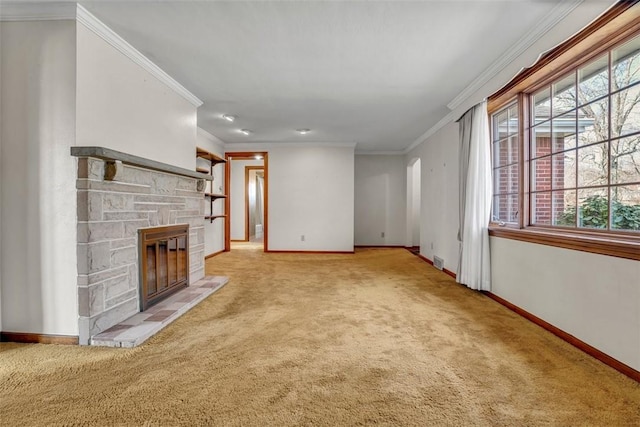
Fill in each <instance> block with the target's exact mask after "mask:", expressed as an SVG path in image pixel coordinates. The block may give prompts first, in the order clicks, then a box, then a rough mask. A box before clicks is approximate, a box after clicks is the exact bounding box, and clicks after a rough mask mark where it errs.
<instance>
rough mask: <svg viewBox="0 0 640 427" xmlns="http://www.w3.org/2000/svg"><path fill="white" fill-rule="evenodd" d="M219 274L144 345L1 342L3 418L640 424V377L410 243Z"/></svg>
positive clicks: (233, 265) (241, 262) (248, 255)
mask: <svg viewBox="0 0 640 427" xmlns="http://www.w3.org/2000/svg"><path fill="white" fill-rule="evenodd" d="M207 273H210V274H221V275H228V276H230V279H231V280H230V282H229V284H227V286H226V287H224V288H223V289H221V290H220V291H219V292H217V293H215V294H213V295H212V296H211V297H209V298H208V299H207V300H205V301H204V302H202V303H201V304H199V305H198V306H197V307H195V308H194V309H193V310H191V311H190V312H189V313H187V314H186V315H185V316H183V317H182V318H180V319H179V320H178V321H176V322H175V323H173V324H172V325H170V326H169V327H167V328H166V329H165V330H164V331H162V332H161V333H160V334H158V335H156V336H155V337H153V338H152V339H151V340H149V341H147V342H146V343H145V344H144V345H142V346H141V347H138V348H136V349H131V350H127V349H109V348H88V347H73V346H55V345H20V344H11V343H3V344H0V425H3V426H24V425H27V426H29V425H47V426H50V425H96V426H105V425H139V426H142V425H144V426H156V425H157V426H173V425H188V426H198V425H224V426H227V425H229V426H235V425H237V426H272V425H273V426H294V425H305V426H307V425H308V426H311V425H313V426H352V425H384V426H428V425H460V426H472V425H481V426H486V425H492V426H493V425H496V426H537V425H557V426H582V425H593V426H638V425H640V384H638V383H636V382H634V381H632V380H631V379H629V378H627V377H625V376H623V375H622V374H619V373H618V372H616V371H614V370H612V369H611V368H609V367H607V366H604V365H603V364H601V363H600V362H598V361H596V360H594V359H592V358H591V357H589V356H587V355H585V354H584V353H582V352H580V351H579V350H577V349H575V348H573V347H572V346H570V345H568V344H567V343H565V342H563V341H561V340H560V339H558V338H556V337H555V336H553V335H551V334H549V333H547V332H546V331H544V330H542V329H540V328H539V327H537V326H535V325H533V324H531V323H530V322H528V321H526V320H524V319H522V318H521V317H519V316H518V315H516V314H514V313H512V312H511V311H509V310H507V309H506V308H504V307H502V306H500V305H499V304H497V303H496V302H494V301H492V300H490V299H489V298H487V297H485V296H483V295H481V294H478V293H476V292H473V291H470V290H467V289H466V288H464V287H462V286H460V285H457V284H455V283H454V282H453V280H452V279H451V278H449V277H448V276H446V275H445V274H443V273H441V272H440V271H437V270H435V269H433V268H432V267H430V266H429V265H427V264H426V263H424V262H423V261H421V260H419V259H418V258H417V257H415V256H413V255H411V254H410V253H409V252H408V251H405V250H402V249H383V250H380V249H366V250H359V251H357V253H356V254H354V255H312V254H304V255H301V254H263V253H262V252H260V251H258V250H238V251H232V252H230V253H225V254H222V255H219V256H217V257H214V258H211V259H210V260H208V261H207Z"/></svg>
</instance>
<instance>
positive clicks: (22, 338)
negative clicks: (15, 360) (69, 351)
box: [0, 331, 79, 345]
mask: <svg viewBox="0 0 640 427" xmlns="http://www.w3.org/2000/svg"><path fill="white" fill-rule="evenodd" d="M0 341H1V342H19V343H29V344H61V345H78V343H79V339H78V336H77V335H51V334H33V333H29V332H6V331H2V332H0Z"/></svg>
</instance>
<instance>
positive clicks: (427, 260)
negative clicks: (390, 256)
mask: <svg viewBox="0 0 640 427" xmlns="http://www.w3.org/2000/svg"><path fill="white" fill-rule="evenodd" d="M409 249H410V248H407V250H409ZM412 253H413V252H412ZM415 255H416V256H417V257H418V258H420V259H421V260H423V261H424V262H426V263H427V264H429V265H431V266H433V261H431V260H430V259H429V258H427V257H425V256H424V255H422V254H415ZM442 271H443V273H445V274H446V275H448V276H451V277H453V278H454V279H455V278H456V277H457V275H456V273H454V272H453V271H451V270H447V269H446V268H445V269H443V270H442Z"/></svg>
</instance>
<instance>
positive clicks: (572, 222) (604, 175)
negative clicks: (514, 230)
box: [529, 37, 640, 231]
mask: <svg viewBox="0 0 640 427" xmlns="http://www.w3.org/2000/svg"><path fill="white" fill-rule="evenodd" d="M529 105H531V112H530V117H531V120H530V121H529V123H530V124H531V127H530V133H529V135H530V136H529V138H530V139H529V141H530V159H531V160H530V163H529V171H530V180H531V181H530V182H531V193H530V206H531V211H530V217H529V218H530V224H532V225H545V226H562V227H575V228H579V229H603V230H633V231H637V230H640V37H636V38H634V39H633V40H631V41H629V42H627V43H625V44H624V45H622V46H620V47H617V48H615V49H612V50H610V51H608V52H606V53H605V54H604V55H602V56H600V57H598V58H596V59H595V60H592V61H591V62H589V63H587V64H586V65H584V66H582V67H580V68H577V69H576V70H573V71H572V72H571V73H570V74H568V75H565V76H564V77H561V78H559V79H557V80H555V81H553V82H551V83H550V84H548V85H546V86H544V87H542V88H541V89H539V90H537V91H536V92H535V93H533V94H530V95H529Z"/></svg>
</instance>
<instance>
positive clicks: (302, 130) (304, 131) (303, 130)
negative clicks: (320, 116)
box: [296, 129, 311, 135]
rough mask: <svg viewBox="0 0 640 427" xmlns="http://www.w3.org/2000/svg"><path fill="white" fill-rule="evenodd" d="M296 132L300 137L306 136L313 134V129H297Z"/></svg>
mask: <svg viewBox="0 0 640 427" xmlns="http://www.w3.org/2000/svg"><path fill="white" fill-rule="evenodd" d="M296 132H298V133H299V134H300V135H306V134H308V133H309V132H311V129H296Z"/></svg>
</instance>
